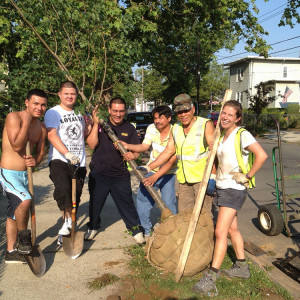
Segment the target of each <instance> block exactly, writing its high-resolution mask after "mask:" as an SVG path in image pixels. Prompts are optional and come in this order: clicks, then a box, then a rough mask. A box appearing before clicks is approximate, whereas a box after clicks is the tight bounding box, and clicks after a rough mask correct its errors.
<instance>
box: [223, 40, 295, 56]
mask: <svg viewBox="0 0 300 300" xmlns="http://www.w3.org/2000/svg"><path fill="white" fill-rule="evenodd" d="M299 37H300V35H298V36H295V37H292V38H289V39H285V40H282V41H279V42H276V43H273V44H270V46H273V45H277V44H280V43H284V42H287V41H291V40H294V39H297V38H299ZM290 49H293V48H290ZM288 50H289V49H288ZM246 53H249V52H247V51H246V52H241V53H238V54H233V55H230V56H226V57H222V58H218V60H223V59H226V58H231V57H234V56H238V55H242V54H246ZM274 53H277V52H274ZM274 53H270V54H274Z"/></svg>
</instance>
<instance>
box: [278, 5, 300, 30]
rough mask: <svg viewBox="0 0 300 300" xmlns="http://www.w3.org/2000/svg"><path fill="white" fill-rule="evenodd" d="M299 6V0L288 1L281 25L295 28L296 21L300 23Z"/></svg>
mask: <svg viewBox="0 0 300 300" xmlns="http://www.w3.org/2000/svg"><path fill="white" fill-rule="evenodd" d="M299 7H300V1H299V0H289V1H287V7H286V8H285V9H284V12H283V15H282V17H281V20H280V22H279V26H285V25H289V26H290V27H291V28H293V27H294V25H295V23H300V15H299Z"/></svg>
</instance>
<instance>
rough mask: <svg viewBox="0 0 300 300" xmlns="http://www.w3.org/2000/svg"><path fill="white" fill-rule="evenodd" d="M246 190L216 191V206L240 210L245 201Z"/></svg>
mask: <svg viewBox="0 0 300 300" xmlns="http://www.w3.org/2000/svg"><path fill="white" fill-rule="evenodd" d="M246 197H247V189H244V190H235V189H217V197H216V202H217V205H218V206H225V207H230V208H233V209H235V210H240V209H241V208H242V206H243V204H244V202H245V200H246Z"/></svg>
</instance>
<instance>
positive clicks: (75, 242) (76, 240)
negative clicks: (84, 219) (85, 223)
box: [63, 231, 84, 259]
mask: <svg viewBox="0 0 300 300" xmlns="http://www.w3.org/2000/svg"><path fill="white" fill-rule="evenodd" d="M83 242H84V232H83V231H75V232H74V235H73V237H72V236H63V249H64V252H65V254H66V255H67V256H68V257H70V258H71V259H76V258H77V257H78V256H79V255H80V254H81V252H82V250H83Z"/></svg>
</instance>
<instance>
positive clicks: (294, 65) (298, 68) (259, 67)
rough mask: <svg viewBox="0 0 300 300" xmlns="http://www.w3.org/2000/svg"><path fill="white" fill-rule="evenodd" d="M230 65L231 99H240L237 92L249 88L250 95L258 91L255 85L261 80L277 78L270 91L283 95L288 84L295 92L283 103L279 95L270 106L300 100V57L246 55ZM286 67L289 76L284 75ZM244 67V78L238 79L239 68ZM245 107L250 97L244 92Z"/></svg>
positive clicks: (282, 105)
mask: <svg viewBox="0 0 300 300" xmlns="http://www.w3.org/2000/svg"><path fill="white" fill-rule="evenodd" d="M227 66H229V67H230V88H231V89H232V96H231V99H234V100H238V99H236V98H237V93H241V92H243V91H245V90H249V93H250V95H253V94H255V93H256V88H255V86H256V85H257V84H259V83H260V82H266V81H269V80H275V81H276V82H277V83H276V88H275V91H273V92H271V93H270V96H271V94H273V95H278V94H279V91H280V93H281V94H282V95H283V94H284V91H285V89H286V86H288V87H289V88H291V89H292V90H293V93H292V94H291V95H290V96H289V97H288V100H287V103H285V104H283V103H282V98H281V97H279V98H278V99H277V100H276V101H275V102H273V103H271V104H270V106H269V107H276V108H279V107H286V106H287V105H288V104H289V103H298V104H299V102H300V95H299V82H297V81H300V58H279V57H275V58H272V57H271V58H267V59H264V58H263V57H251V56H249V57H245V58H243V59H240V60H237V61H234V62H231V63H228V64H227ZM284 67H286V68H287V73H286V74H287V76H286V77H284ZM240 68H243V69H244V76H243V80H241V81H238V82H237V81H236V76H237V72H238V69H240ZM241 103H242V105H243V107H245V108H248V107H249V105H248V99H246V94H245V93H243V101H241Z"/></svg>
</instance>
